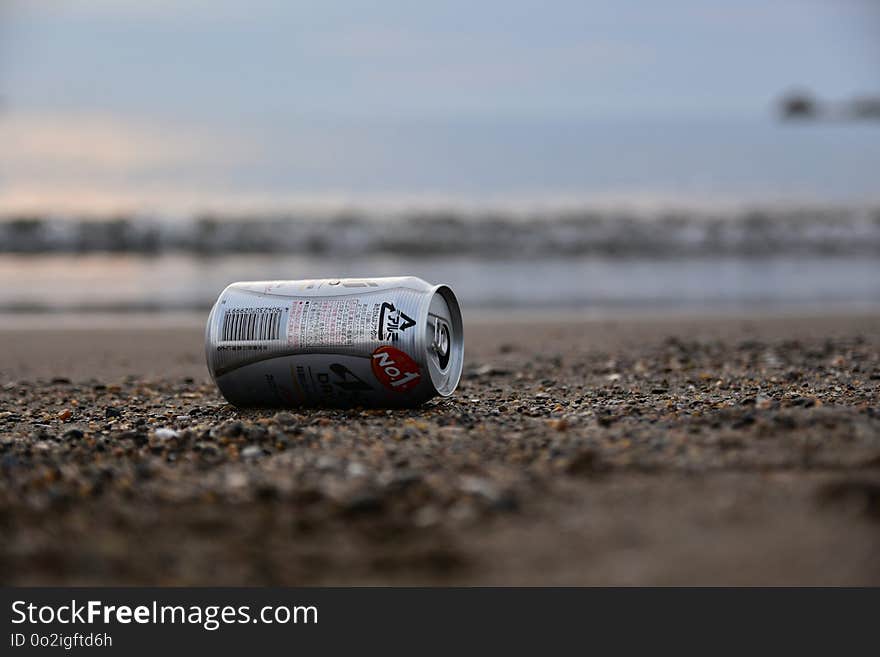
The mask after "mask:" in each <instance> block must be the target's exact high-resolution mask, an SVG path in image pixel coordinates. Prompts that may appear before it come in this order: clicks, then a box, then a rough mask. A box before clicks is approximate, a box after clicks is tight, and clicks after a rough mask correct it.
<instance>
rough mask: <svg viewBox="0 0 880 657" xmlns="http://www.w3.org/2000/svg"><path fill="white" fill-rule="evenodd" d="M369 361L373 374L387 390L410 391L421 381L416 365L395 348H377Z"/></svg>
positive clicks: (420, 374) (419, 371)
mask: <svg viewBox="0 0 880 657" xmlns="http://www.w3.org/2000/svg"><path fill="white" fill-rule="evenodd" d="M370 360H371V361H372V365H373V374H375V375H376V378H377V379H379V381H380V382H381V383H382V385H383V386H385V387H386V388H388V389H389V390H395V391H397V392H404V391H406V390H412V389H413V388H415V387H416V386H417V385H419V382H420V381H421V380H422V372H421V370H420V369H419V365H418V363H416V362H415V361H414V360H413V359H412V358H410V357H409V356H408V355H406V354H405V353H403V352H402V351H401V350H400V349H397V348H395V347H391V346H387V345H386V346H384V347H379V348H378V349H376V351H374V352H373V356H372V358H371V359H370Z"/></svg>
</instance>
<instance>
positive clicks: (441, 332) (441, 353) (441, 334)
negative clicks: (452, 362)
mask: <svg viewBox="0 0 880 657" xmlns="http://www.w3.org/2000/svg"><path fill="white" fill-rule="evenodd" d="M449 343H450V340H449V324H447V323H446V322H445V321H443V320H442V319H440V318H439V317H435V318H434V340H433V341H432V342H431V349H433V350H434V353H436V354H437V363H438V364H439V365H440V369H441V370H445V369H446V366H447V365H449Z"/></svg>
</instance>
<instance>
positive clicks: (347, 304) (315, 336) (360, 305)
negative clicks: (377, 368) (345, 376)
mask: <svg viewBox="0 0 880 657" xmlns="http://www.w3.org/2000/svg"><path fill="white" fill-rule="evenodd" d="M380 307H381V304H380V303H379V302H373V301H364V300H363V299H362V298H358V297H323V298H322V297H317V298H312V299H308V298H306V299H302V298H300V299H295V300H294V301H293V302H292V305H291V308H290V317H289V320H288V323H287V344H288V345H289V346H290V347H292V348H294V349H308V348H311V347H351V346H356V345H359V344H364V343H369V342H375V341H376V340H377V339H378V334H377V330H378V325H379V310H380Z"/></svg>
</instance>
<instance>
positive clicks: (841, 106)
mask: <svg viewBox="0 0 880 657" xmlns="http://www.w3.org/2000/svg"><path fill="white" fill-rule="evenodd" d="M779 112H780V115H781V116H782V118H783V119H786V120H807V119H810V120H815V119H820V120H823V119H824V120H836V121H843V120H871V119H873V120H880V96H859V97H858V98H854V99H852V100H849V101H845V102H842V103H829V102H822V101H820V100H817V99H816V98H815V97H814V96H813V95H812V94H810V93H809V92H805V91H792V92H789V93H787V94H786V95H784V96H783V97H782V99H781V100H780V101H779Z"/></svg>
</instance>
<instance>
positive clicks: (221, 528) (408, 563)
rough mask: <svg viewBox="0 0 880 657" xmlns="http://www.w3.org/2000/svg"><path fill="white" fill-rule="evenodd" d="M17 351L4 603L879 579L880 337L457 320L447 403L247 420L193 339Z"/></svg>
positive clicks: (686, 325)
mask: <svg viewBox="0 0 880 657" xmlns="http://www.w3.org/2000/svg"><path fill="white" fill-rule="evenodd" d="M51 325H52V318H51V316H47V317H46V321H45V322H43V323H42V324H41V326H39V327H30V328H27V327H22V326H18V327H10V326H7V327H6V328H3V329H0V341H2V343H3V347H4V348H3V356H2V360H0V581H2V583H4V584H16V585H25V584H41V585H44V584H83V585H91V584H96V585H105V584H156V585H187V584H192V585H272V584H274V585H330V584H338V585H346V584H370V585H382V584H404V585H415V584H429V585H430V584H461V585H480V584H491V585H506V584H526V585H532V584H554V585H566V584H625V585H628V584H657V585H681V584H764V585H775V584H782V585H789V584H816V585H821V584H846V585H869V584H873V585H878V584H880V560H878V559H877V554H878V553H880V316H877V315H838V316H834V317H818V316H817V317H809V316H788V317H747V318H743V317H735V316H729V317H725V318H715V319H703V318H696V317H693V318H681V317H679V318H658V317H632V318H627V319H619V320H584V319H580V318H578V317H576V316H553V315H551V316H549V317H548V318H542V317H540V316H531V317H528V318H524V317H517V318H516V319H505V318H504V317H502V316H500V315H495V316H485V317H482V318H473V319H472V318H470V317H466V363H465V372H464V375H463V378H462V382H461V386H460V388H459V390H458V391H457V393H456V394H455V395H454V396H453V397H452V398H450V399H444V400H435V401H432V402H429V403H428V404H426V405H425V406H424V407H421V408H418V409H408V410H394V411H386V410H381V409H380V410H362V409H354V410H333V409H305V410H304V409H289V410H278V409H269V410H265V409H263V410H260V409H252V410H241V409H236V408H233V407H231V406H229V405H227V404H226V403H225V402H224V400H223V399H222V397H221V396H220V395H219V393H218V391H217V390H216V389H215V388H214V386H213V384H212V383H211V381H210V379H209V378H208V374H207V371H206V368H205V365H204V359H203V333H202V327H201V326H199V325H198V324H197V323H187V322H181V323H180V325H165V326H159V327H155V328H141V327H139V326H138V323H137V322H132V321H126V322H123V323H121V324H120V326H119V327H117V328H102V329H100V330H98V329H90V328H88V327H85V326H74V327H72V328H49V327H50V326H51Z"/></svg>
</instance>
